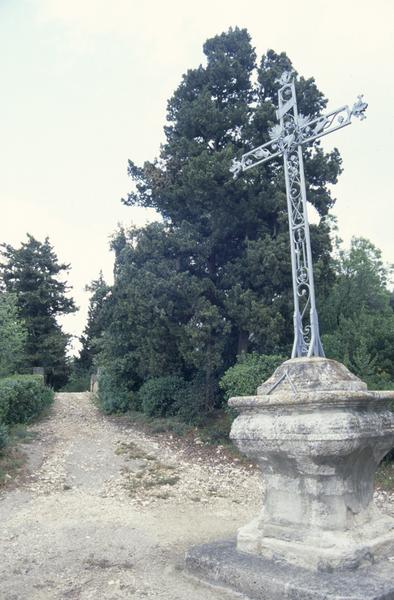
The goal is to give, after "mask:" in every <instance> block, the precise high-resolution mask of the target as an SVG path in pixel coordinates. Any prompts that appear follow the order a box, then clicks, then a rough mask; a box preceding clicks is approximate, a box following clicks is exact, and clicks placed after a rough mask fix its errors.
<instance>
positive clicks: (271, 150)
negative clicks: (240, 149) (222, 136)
mask: <svg viewBox="0 0 394 600" xmlns="http://www.w3.org/2000/svg"><path fill="white" fill-rule="evenodd" d="M279 141H280V137H277V138H275V139H274V140H270V141H269V142H266V143H265V144H262V145H261V146H258V147H257V148H253V150H249V152H245V154H243V155H242V156H241V158H240V159H239V160H238V159H237V158H233V162H232V165H231V168H230V171H231V173H233V177H234V179H236V178H237V177H238V175H239V173H241V171H247V170H248V169H251V168H252V167H256V166H257V165H261V164H262V163H265V162H267V161H268V160H271V159H272V158H276V157H277V156H280V155H281V154H282V149H281V148H280V147H279Z"/></svg>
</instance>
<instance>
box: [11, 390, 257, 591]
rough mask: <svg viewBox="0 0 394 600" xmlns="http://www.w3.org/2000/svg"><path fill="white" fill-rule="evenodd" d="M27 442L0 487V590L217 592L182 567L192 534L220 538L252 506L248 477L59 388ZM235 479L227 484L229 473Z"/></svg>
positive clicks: (253, 484)
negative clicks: (16, 476)
mask: <svg viewBox="0 0 394 600" xmlns="http://www.w3.org/2000/svg"><path fill="white" fill-rule="evenodd" d="M34 430H35V431H37V433H38V437H37V440H36V441H35V442H34V443H33V444H31V445H29V446H27V447H26V451H27V453H28V455H29V467H30V472H31V474H30V475H29V476H27V478H26V479H25V481H24V482H23V483H22V484H21V485H20V486H19V487H18V488H17V489H14V490H8V491H4V492H3V493H2V495H1V496H0V556H1V560H0V598H1V600H41V599H50V600H52V599H54V600H57V599H60V598H62V599H63V598H67V599H81V600H85V599H86V600H87V599H90V598H91V599H95V600H107V599H108V600H109V599H123V598H128V599H131V598H138V599H139V598H141V599H144V598H152V599H153V598H162V599H165V600H175V599H176V600H178V599H179V600H185V598H187V599H188V600H206V598H209V599H212V600H223V599H226V598H233V596H232V595H231V594H229V593H227V592H225V591H223V590H217V589H212V588H207V587H205V586H204V585H202V584H200V583H198V582H195V581H193V580H190V579H188V578H187V577H186V576H185V575H184V573H183V572H182V564H183V555H184V551H185V549H186V548H187V547H188V546H190V545H191V544H193V543H199V542H204V541H208V540H211V539H220V538H225V537H230V536H231V535H233V534H234V532H235V530H236V529H237V527H238V526H239V525H240V524H243V523H245V522H246V521H247V520H248V519H249V518H251V516H252V515H253V514H254V513H255V512H256V510H257V506H258V504H259V502H260V498H259V495H260V492H259V481H258V478H257V476H256V475H255V474H254V473H253V472H248V470H247V469H246V468H245V467H242V466H239V465H236V464H231V463H229V462H228V461H223V460H222V459H221V456H220V448H219V449H218V454H217V458H216V459H215V458H211V459H210V460H209V461H207V460H206V459H205V458H201V457H199V458H196V460H191V459H190V457H188V456H187V454H186V453H184V452H183V451H182V450H177V449H174V448H173V447H172V448H171V447H169V446H168V445H166V444H164V445H163V444H162V443H160V446H159V442H158V440H157V439H156V438H154V437H150V436H148V435H145V434H143V433H141V432H139V431H137V430H134V429H133V428H130V427H126V426H119V424H117V423H114V422H112V421H111V420H109V419H107V418H106V417H103V416H101V415H100V414H99V413H98V411H97V409H96V408H95V407H94V405H93V404H92V402H91V400H90V397H89V394H88V393H84V394H58V395H57V397H56V401H55V405H54V408H53V411H52V414H51V416H50V417H49V418H48V419H47V420H45V421H44V422H42V423H40V424H39V425H36V426H35V427H34ZM236 481H237V485H235V482H236Z"/></svg>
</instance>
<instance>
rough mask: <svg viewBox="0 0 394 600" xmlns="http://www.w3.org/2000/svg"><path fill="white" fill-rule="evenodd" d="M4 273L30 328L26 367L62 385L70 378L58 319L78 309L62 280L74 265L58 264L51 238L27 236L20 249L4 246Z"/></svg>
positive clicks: (0, 269) (1, 267) (64, 337)
mask: <svg viewBox="0 0 394 600" xmlns="http://www.w3.org/2000/svg"><path fill="white" fill-rule="evenodd" d="M1 248H2V256H3V262H2V263H1V264H0V272H1V277H2V281H3V285H4V287H5V289H6V290H7V292H9V293H12V294H14V295H15V298H16V303H17V306H18V309H19V313H20V315H21V317H22V318H23V320H24V323H25V325H26V329H27V340H26V365H27V367H43V368H44V369H45V371H46V374H47V380H48V382H49V383H51V384H53V385H55V386H59V385H61V384H62V383H64V382H65V380H66V378H67V376H66V371H67V366H66V348H67V345H68V342H69V336H68V335H66V334H65V333H64V332H63V331H62V328H61V326H60V325H59V323H58V322H57V317H58V316H60V315H65V314H68V313H71V312H74V311H75V310H77V308H76V306H75V304H74V301H73V300H72V299H71V298H69V297H68V295H67V293H68V291H69V287H68V285H67V283H66V282H65V281H63V280H62V279H61V278H60V277H61V275H62V274H64V273H67V272H68V270H69V268H70V266H69V265H67V264H62V263H59V262H58V258H57V256H56V253H55V252H54V249H53V247H52V246H51V244H50V242H49V239H48V238H46V239H45V240H44V242H40V241H39V240H36V239H35V238H34V237H33V236H32V235H30V234H28V235H27V241H26V242H22V244H21V246H20V247H19V248H14V247H13V246H11V245H10V244H2V246H1Z"/></svg>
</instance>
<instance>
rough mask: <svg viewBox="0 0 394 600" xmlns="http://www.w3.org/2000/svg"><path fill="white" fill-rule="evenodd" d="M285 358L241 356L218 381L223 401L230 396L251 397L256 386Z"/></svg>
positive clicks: (269, 375) (254, 392)
mask: <svg viewBox="0 0 394 600" xmlns="http://www.w3.org/2000/svg"><path fill="white" fill-rule="evenodd" d="M286 358H287V357H285V356H281V355H275V354H273V355H270V356H267V355H264V354H263V355H262V354H242V355H241V356H240V357H239V359H238V361H237V363H236V364H235V365H234V366H233V367H230V368H229V369H227V371H226V372H225V374H224V375H223V377H222V378H221V380H220V383H219V385H220V388H221V389H222V390H223V393H224V398H225V400H228V399H229V398H231V397H232V396H253V395H255V394H256V391H257V388H258V386H259V385H260V384H261V383H262V382H263V381H266V380H267V379H268V378H269V377H271V375H272V373H273V372H274V371H275V369H276V368H277V367H279V365H280V364H282V363H283V361H284V360H286Z"/></svg>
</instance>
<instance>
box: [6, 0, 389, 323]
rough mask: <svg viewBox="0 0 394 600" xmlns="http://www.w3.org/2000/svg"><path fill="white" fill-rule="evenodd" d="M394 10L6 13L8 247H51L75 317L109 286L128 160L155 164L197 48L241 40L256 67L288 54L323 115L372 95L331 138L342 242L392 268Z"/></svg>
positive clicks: (58, 6)
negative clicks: (318, 94) (337, 159)
mask: <svg viewBox="0 0 394 600" xmlns="http://www.w3.org/2000/svg"><path fill="white" fill-rule="evenodd" d="M393 23H394V2H393V1H392V0H374V1H371V0H357V1H355V0H349V1H348V2H346V1H345V0H341V1H339V0H331V1H329V2H328V1H327V2H326V1H324V0H298V1H296V0H281V1H279V2H278V1H275V0H271V1H269V2H268V1H267V0H249V1H248V2H246V3H241V2H239V1H233V0H198V2H185V0H183V1H180V0H166V1H161V2H159V1H157V0H156V1H155V0H150V1H149V2H143V1H142V0H139V1H138V2H137V1H135V0H112V1H108V0H0V78H1V82H2V91H1V100H0V102H1V111H0V124H1V126H0V202H1V207H2V211H1V214H2V219H1V224H0V241H6V242H9V243H12V244H14V245H18V244H19V243H20V242H21V241H22V240H23V239H24V237H25V234H26V232H29V233H31V234H32V235H34V236H35V237H37V238H38V239H41V240H42V239H44V237H45V236H47V235H48V236H49V237H50V240H51V242H52V244H53V245H54V247H55V250H56V252H57V254H58V256H59V258H60V259H61V260H62V261H66V262H70V263H71V265H72V270H71V272H70V275H69V281H70V283H71V284H72V286H73V296H74V298H75V299H76V301H77V303H78V305H79V306H80V308H81V309H80V311H79V313H77V314H76V315H73V316H68V317H66V318H65V319H64V320H63V323H64V327H65V330H66V331H67V332H69V333H72V334H74V335H80V333H81V331H82V329H83V327H84V324H85V320H86V311H87V304H88V294H87V293H86V292H84V286H85V284H86V283H88V282H89V281H91V280H92V279H94V278H95V277H97V274H98V272H99V270H100V269H102V270H103V272H104V275H105V277H106V278H107V280H109V281H111V275H112V264H113V258H112V255H111V253H110V252H109V249H108V239H109V236H110V234H111V232H113V230H114V229H115V227H116V225H117V223H119V222H121V223H123V224H125V225H129V224H131V223H134V224H136V225H141V224H143V223H145V222H147V219H152V218H154V214H153V213H152V211H146V210H143V209H138V208H127V207H124V206H123V205H122V204H121V203H120V198H121V197H122V196H124V195H125V194H126V193H127V192H128V191H129V190H130V188H131V182H130V180H129V178H128V177H127V172H126V169H127V159H128V158H131V159H133V160H134V161H136V162H137V163H142V162H143V161H144V160H152V159H153V158H154V157H155V156H157V154H158V151H159V145H160V143H161V141H163V133H162V128H163V125H164V122H165V112H166V102H167V99H168V98H169V97H170V96H171V94H172V93H173V91H174V90H175V88H176V87H177V86H178V84H179V82H180V79H181V76H182V74H183V73H184V72H185V71H186V70H187V69H188V68H194V67H197V66H198V65H199V64H200V63H201V62H203V60H204V57H203V53H202V45H203V43H204V41H205V40H206V39H207V38H208V37H212V36H213V35H216V34H218V33H221V32H222V31H225V30H227V29H228V28H229V27H230V26H239V27H246V28H247V29H248V30H249V32H250V34H251V35H252V38H253V44H254V45H255V47H256V50H257V52H258V54H259V55H260V54H261V53H263V52H265V51H266V50H267V49H268V48H273V49H274V50H276V51H277V52H280V51H282V50H284V51H286V52H287V53H288V55H289V57H290V58H291V60H292V61H293V64H294V66H295V68H296V69H297V70H298V71H299V72H300V73H301V74H302V75H304V76H305V77H310V76H314V77H315V79H316V82H317V85H318V87H319V89H321V91H323V92H324V94H325V95H326V96H327V97H328V99H329V106H328V109H333V108H336V107H337V106H338V107H339V106H341V105H343V104H348V103H349V104H352V103H353V102H354V101H355V99H356V96H357V94H360V93H364V94H365V99H366V101H367V102H368V103H369V108H368V111H367V114H368V118H367V119H366V120H365V121H362V122H359V121H357V120H355V122H354V124H353V125H352V126H351V127H348V128H345V129H344V130H342V131H339V132H336V133H333V134H332V135H330V136H328V137H327V138H325V142H324V145H325V147H326V148H327V149H330V148H332V147H333V146H337V147H338V148H339V150H340V152H341V155H342V158H343V166H344V173H343V174H342V176H341V177H340V182H339V183H338V185H337V186H335V191H334V195H335V197H336V198H337V203H336V206H335V209H334V214H336V215H337V217H338V221H339V232H340V235H341V237H342V238H343V239H344V240H345V241H346V242H348V241H349V240H350V238H351V237H352V235H357V236H360V235H362V236H365V237H367V238H369V239H370V240H371V241H372V242H373V243H374V244H376V245H377V246H378V247H379V248H381V249H382V251H383V257H384V259H385V260H386V261H387V262H394V237H393V234H392V231H393V217H394V209H393V198H392V196H393V192H392V190H393V185H392V179H393V171H394V161H393V151H392V148H393V140H394V125H393V124H394V116H393V113H394V110H393V107H394V97H393V96H394V93H393V90H394V86H393V68H392V63H393V59H394V43H393V39H394V25H393Z"/></svg>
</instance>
